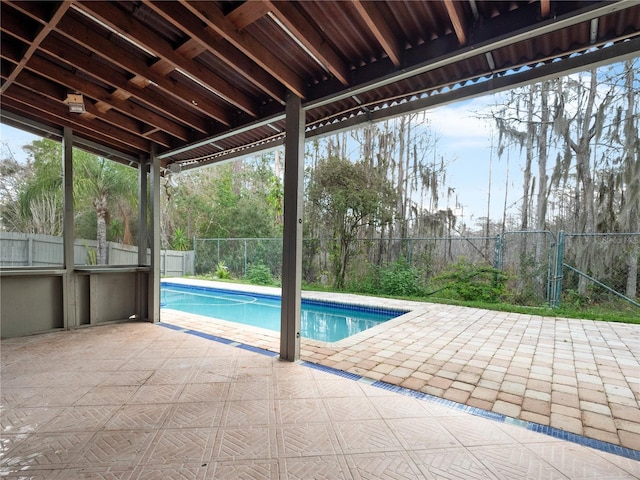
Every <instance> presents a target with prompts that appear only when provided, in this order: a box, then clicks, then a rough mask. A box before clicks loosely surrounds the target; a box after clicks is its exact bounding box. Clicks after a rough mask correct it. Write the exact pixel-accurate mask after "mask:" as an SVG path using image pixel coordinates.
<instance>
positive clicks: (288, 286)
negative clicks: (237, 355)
mask: <svg viewBox="0 0 640 480" xmlns="http://www.w3.org/2000/svg"><path fill="white" fill-rule="evenodd" d="M286 114H287V118H286V132H287V137H286V139H285V144H284V145H285V151H284V152H285V153H284V231H283V240H282V314H281V320H280V358H281V359H282V360H288V361H290V362H294V361H296V360H298V359H299V358H300V311H301V296H300V290H301V287H302V281H301V279H302V215H303V208H302V207H303V196H302V194H303V188H304V125H305V119H304V111H303V110H302V101H301V100H300V98H299V97H297V96H295V95H293V94H292V93H289V94H288V95H287V106H286Z"/></svg>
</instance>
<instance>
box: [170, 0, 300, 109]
mask: <svg viewBox="0 0 640 480" xmlns="http://www.w3.org/2000/svg"><path fill="white" fill-rule="evenodd" d="M180 1H181V3H182V4H183V5H184V6H185V7H187V8H188V9H189V10H190V11H191V12H192V13H193V14H195V15H196V16H198V18H200V20H202V21H203V22H205V23H206V25H207V27H208V28H210V29H211V30H212V31H214V32H215V33H217V34H218V35H220V36H222V37H223V38H224V39H226V40H227V41H229V42H230V43H231V44H232V45H233V46H234V47H236V48H237V49H238V50H240V51H241V52H242V53H243V54H244V55H246V56H248V57H249V58H250V59H251V60H253V61H254V62H255V63H257V64H258V65H260V67H262V68H263V69H265V70H266V71H267V72H269V73H270V74H271V75H273V76H274V77H275V78H276V79H277V80H278V81H279V82H281V83H282V84H283V85H284V86H285V87H286V88H288V89H289V90H290V91H292V92H293V93H294V94H296V95H297V96H298V97H300V98H305V97H306V90H307V86H306V84H305V82H304V81H303V79H302V78H301V77H300V76H299V75H298V74H297V73H296V72H294V71H293V70H292V69H291V67H289V66H288V65H287V64H285V63H284V62H283V61H282V60H281V59H280V58H278V56H277V55H275V54H274V52H272V51H271V50H269V49H268V48H267V47H265V46H264V45H262V44H261V43H260V42H258V41H257V40H256V39H255V38H253V37H251V36H249V35H246V34H245V32H238V31H237V30H236V28H235V26H234V25H233V23H231V22H230V21H229V20H228V19H227V18H226V17H225V16H224V15H223V14H222V12H221V11H220V9H219V8H218V6H217V5H215V4H213V3H211V2H188V1H186V0H180Z"/></svg>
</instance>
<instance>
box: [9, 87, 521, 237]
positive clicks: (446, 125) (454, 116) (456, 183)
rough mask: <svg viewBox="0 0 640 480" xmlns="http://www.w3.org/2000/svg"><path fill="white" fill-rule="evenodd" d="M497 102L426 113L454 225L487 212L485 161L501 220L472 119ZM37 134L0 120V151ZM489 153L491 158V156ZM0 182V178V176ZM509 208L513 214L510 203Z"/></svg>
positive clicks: (18, 150)
mask: <svg viewBox="0 0 640 480" xmlns="http://www.w3.org/2000/svg"><path fill="white" fill-rule="evenodd" d="M496 101H499V97H498V96H493V95H487V96H484V97H479V98H476V99H473V100H468V101H465V102H458V103H455V104H452V105H446V106H443V107H439V108H436V109H433V110H429V111H428V112H427V117H428V118H429V119H430V120H431V125H432V127H433V129H434V130H435V131H436V133H437V136H438V143H437V148H438V155H444V157H445V160H446V161H447V162H448V168H447V185H448V186H451V187H453V188H455V195H457V200H458V204H460V205H461V208H456V205H455V198H453V197H452V200H451V204H450V205H449V206H450V207H451V209H452V210H454V212H455V213H456V215H458V218H459V221H458V224H462V223H466V224H467V226H468V227H475V223H476V221H477V220H478V219H479V218H480V217H486V215H487V194H488V191H489V188H488V181H489V164H490V162H491V164H492V168H491V176H492V188H491V208H490V212H491V213H490V217H491V219H492V220H494V221H500V220H501V219H502V209H503V204H504V195H505V179H506V154H505V155H504V156H503V158H501V159H500V158H498V157H497V155H495V154H494V155H493V156H492V153H491V128H490V126H489V124H488V123H487V122H486V121H485V120H482V119H478V118H476V115H477V112H480V111H482V110H483V109H485V108H487V106H488V105H491V104H493V103H495V102H496ZM37 138H38V137H37V136H34V135H31V134H29V133H27V132H24V131H22V130H18V129H15V128H12V127H10V126H7V125H0V142H1V145H0V154H1V155H2V156H3V157H4V156H6V155H7V147H8V148H9V149H10V150H11V152H12V154H13V156H14V157H15V158H16V159H17V160H19V161H26V158H27V155H26V153H25V152H24V151H23V149H22V147H23V146H24V145H26V144H29V143H31V142H32V141H33V140H36V139H37ZM492 157H493V158H492ZM514 157H515V156H514V155H513V154H512V156H511V159H510V169H509V170H510V171H509V178H510V182H509V187H508V200H507V204H508V205H512V204H513V203H514V202H516V201H517V199H518V198H519V197H521V193H520V187H519V183H521V180H519V179H521V178H522V168H521V166H520V165H519V159H517V158H514ZM0 181H1V180H0ZM440 207H441V208H446V207H447V205H446V199H443V200H441V204H440ZM511 211H512V212H513V213H516V211H517V210H516V206H514V207H512V209H511Z"/></svg>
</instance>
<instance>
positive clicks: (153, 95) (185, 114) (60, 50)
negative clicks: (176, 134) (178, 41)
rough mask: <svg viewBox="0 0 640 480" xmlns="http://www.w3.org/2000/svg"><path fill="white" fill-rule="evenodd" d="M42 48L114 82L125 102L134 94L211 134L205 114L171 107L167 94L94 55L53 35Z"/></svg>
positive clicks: (116, 94) (115, 95) (115, 93)
mask: <svg viewBox="0 0 640 480" xmlns="http://www.w3.org/2000/svg"><path fill="white" fill-rule="evenodd" d="M42 50H43V51H45V52H47V53H49V54H50V55H52V56H55V57H57V58H58V59H60V60H61V61H66V62H70V63H71V64H73V65H78V67H79V68H81V69H82V71H84V72H85V74H87V75H91V76H94V77H96V78H100V79H101V80H102V81H107V83H109V84H111V85H113V86H114V87H115V88H116V89H115V90H114V91H113V92H112V93H111V96H112V97H113V98H114V99H116V100H121V101H124V100H128V99H129V98H131V97H134V98H136V99H137V100H138V101H139V102H140V103H141V104H146V105H149V106H150V107H152V108H153V109H154V110H157V111H159V112H162V113H163V114H164V115H165V116H166V117H167V118H170V119H172V120H173V121H175V122H176V123H184V124H186V125H188V126H189V127H190V128H193V129H195V130H197V131H200V132H202V133H208V123H207V121H206V120H205V119H204V118H203V117H202V116H201V115H197V114H195V113H194V112H193V111H191V110H190V109H187V108H185V107H183V106H179V107H177V108H176V107H175V106H174V107H172V108H169V106H168V105H167V102H166V97H165V96H164V95H162V94H161V93H159V92H157V91H156V90H151V89H148V88H144V89H140V88H138V87H137V86H136V85H135V84H134V83H132V82H130V79H129V77H126V76H124V75H122V74H118V73H116V71H115V70H114V69H112V68H110V67H109V66H108V65H106V64H104V63H103V62H99V61H96V59H95V58H91V57H89V56H87V55H85V54H83V53H81V52H80V51H79V50H78V49H76V48H74V47H71V46H70V45H68V44H65V43H63V42H62V41H60V39H59V38H57V37H56V36H55V35H52V36H51V37H50V38H48V39H47V41H46V42H43V43H42Z"/></svg>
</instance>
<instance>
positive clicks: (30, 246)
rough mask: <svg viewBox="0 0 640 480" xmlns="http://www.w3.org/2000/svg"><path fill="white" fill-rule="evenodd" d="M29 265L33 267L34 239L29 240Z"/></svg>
mask: <svg viewBox="0 0 640 480" xmlns="http://www.w3.org/2000/svg"><path fill="white" fill-rule="evenodd" d="M27 265H28V266H30V267H32V266H33V237H29V239H28V240H27Z"/></svg>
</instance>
